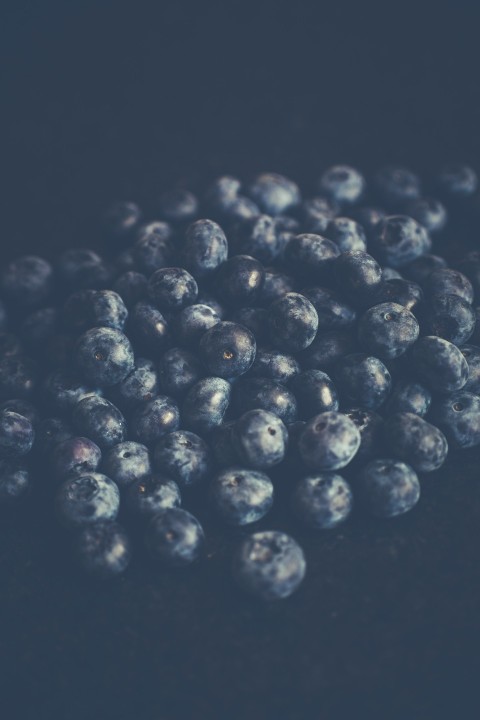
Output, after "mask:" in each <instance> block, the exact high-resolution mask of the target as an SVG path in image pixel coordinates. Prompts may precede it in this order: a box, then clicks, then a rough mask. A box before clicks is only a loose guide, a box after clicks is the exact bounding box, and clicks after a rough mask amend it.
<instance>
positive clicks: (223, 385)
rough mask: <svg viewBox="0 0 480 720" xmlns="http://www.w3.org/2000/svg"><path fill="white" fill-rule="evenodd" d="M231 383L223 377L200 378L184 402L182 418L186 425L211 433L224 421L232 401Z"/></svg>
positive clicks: (201, 432) (189, 427) (192, 428)
mask: <svg viewBox="0 0 480 720" xmlns="http://www.w3.org/2000/svg"><path fill="white" fill-rule="evenodd" d="M230 393H231V388H230V383H228V382H227V381H226V380H223V379H222V378H218V377H207V378H203V379H202V380H199V381H198V382H197V383H196V384H195V385H193V387H191V388H190V390H189V391H188V393H187V397H186V398H185V401H184V403H183V408H182V419H183V421H184V424H185V426H186V427H187V428H188V429H190V430H193V431H194V432H199V433H200V434H203V433H209V432H210V431H211V430H213V428H215V427H218V425H221V423H222V422H223V418H224V415H225V413H226V411H227V408H228V405H229V403H230Z"/></svg>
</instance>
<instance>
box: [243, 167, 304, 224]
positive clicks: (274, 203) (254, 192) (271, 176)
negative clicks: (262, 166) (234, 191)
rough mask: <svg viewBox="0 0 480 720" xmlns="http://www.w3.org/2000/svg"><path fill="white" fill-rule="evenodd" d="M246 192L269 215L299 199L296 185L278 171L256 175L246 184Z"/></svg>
mask: <svg viewBox="0 0 480 720" xmlns="http://www.w3.org/2000/svg"><path fill="white" fill-rule="evenodd" d="M246 194H247V195H248V196H249V197H250V198H251V199H252V200H253V201H254V202H255V203H256V204H257V205H258V207H259V208H260V209H261V210H262V212H265V213H268V214H269V215H280V214H281V213H284V212H286V211H287V210H290V209H291V208H293V207H295V206H296V205H298V204H299V203H300V199H301V198H300V189H299V187H298V185H296V183H294V182H293V180H290V179H289V178H286V177H285V176H284V175H279V174H278V173H262V174H261V175H257V177H255V178H254V179H253V180H252V182H251V183H250V185H248V187H247V189H246Z"/></svg>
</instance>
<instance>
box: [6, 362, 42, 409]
mask: <svg viewBox="0 0 480 720" xmlns="http://www.w3.org/2000/svg"><path fill="white" fill-rule="evenodd" d="M36 384H37V366H36V365H35V363H34V362H33V361H32V360H30V358H28V357H26V356H25V355H22V354H16V355H3V356H0V400H8V399H9V398H12V397H18V398H29V397H31V395H32V393H33V391H34V390H35V386H36Z"/></svg>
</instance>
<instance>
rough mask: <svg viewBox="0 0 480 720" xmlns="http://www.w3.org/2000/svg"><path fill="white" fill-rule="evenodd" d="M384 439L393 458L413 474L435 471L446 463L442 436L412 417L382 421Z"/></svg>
mask: <svg viewBox="0 0 480 720" xmlns="http://www.w3.org/2000/svg"><path fill="white" fill-rule="evenodd" d="M384 436H385V441H386V443H387V445H388V446H389V447H390V449H391V450H392V452H393V454H394V455H395V456H396V457H398V458H399V459H400V460H403V461H404V462H406V463H408V464H409V465H411V466H412V467H413V469H414V470H416V471H417V472H432V471H433V470H438V468H439V467H441V466H442V465H443V463H444V462H445V460H446V457H447V453H448V444H447V440H446V438H445V435H444V434H443V433H442V432H441V430H439V429H438V428H437V427H435V426H434V425H431V424H430V423H428V422H427V421H426V420H423V418H421V417H419V416H418V415H415V414H414V413H407V412H400V413H395V414H394V415H391V416H390V417H389V418H388V419H387V420H386V421H385V425H384Z"/></svg>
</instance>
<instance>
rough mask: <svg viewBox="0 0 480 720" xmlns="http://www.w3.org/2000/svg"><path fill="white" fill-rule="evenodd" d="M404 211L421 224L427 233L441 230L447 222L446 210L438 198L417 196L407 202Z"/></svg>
mask: <svg viewBox="0 0 480 720" xmlns="http://www.w3.org/2000/svg"><path fill="white" fill-rule="evenodd" d="M405 212H406V213H407V215H409V216H410V217H413V219H414V220H416V221H417V222H419V223H420V225H423V227H424V228H425V230H427V231H428V232H429V233H437V232H440V230H443V228H444V227H445V225H446V223H447V210H446V208H445V206H444V205H443V203H441V202H440V200H435V198H417V199H416V200H412V201H411V202H409V203H408V204H407V206H406V208H405Z"/></svg>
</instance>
